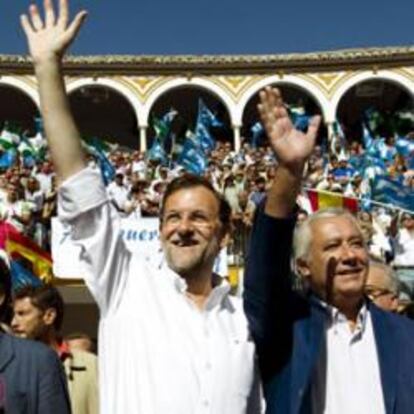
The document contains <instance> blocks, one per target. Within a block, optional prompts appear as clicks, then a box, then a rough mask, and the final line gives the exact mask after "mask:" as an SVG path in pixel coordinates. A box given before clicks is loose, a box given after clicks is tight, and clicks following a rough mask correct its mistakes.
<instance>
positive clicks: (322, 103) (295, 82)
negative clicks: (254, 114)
mask: <svg viewBox="0 0 414 414" xmlns="http://www.w3.org/2000/svg"><path fill="white" fill-rule="evenodd" d="M277 84H287V85H289V84H290V85H292V86H294V87H297V88H299V89H302V90H303V91H304V92H306V93H307V94H309V95H310V96H311V97H312V98H313V99H314V100H315V102H316V103H317V104H318V106H319V107H320V109H321V113H322V115H323V117H324V119H325V120H328V119H329V117H328V116H329V105H330V104H329V101H328V100H327V98H326V96H325V95H324V94H323V93H322V91H321V90H320V89H318V87H317V86H315V85H314V84H313V83H311V82H309V81H307V80H306V79H303V78H302V77H299V76H296V75H285V76H283V78H281V77H280V76H277V75H274V76H269V77H266V78H264V79H261V80H260V81H258V82H255V83H254V84H253V85H252V86H250V88H248V89H247V90H246V91H245V92H244V94H243V96H242V97H241V98H240V100H239V102H238V104H237V107H236V110H235V112H236V113H235V122H236V125H241V124H242V121H243V114H244V110H245V107H246V105H247V103H248V102H249V101H250V99H251V98H252V97H253V96H254V95H256V94H257V93H258V92H259V91H260V90H261V89H263V88H265V87H266V86H269V85H277Z"/></svg>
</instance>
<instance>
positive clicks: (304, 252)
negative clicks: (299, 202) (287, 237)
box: [293, 207, 362, 262]
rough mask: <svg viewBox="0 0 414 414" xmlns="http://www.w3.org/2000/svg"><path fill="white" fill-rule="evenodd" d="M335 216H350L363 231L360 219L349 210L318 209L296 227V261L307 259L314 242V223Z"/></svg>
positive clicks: (294, 245)
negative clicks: (312, 227)
mask: <svg viewBox="0 0 414 414" xmlns="http://www.w3.org/2000/svg"><path fill="white" fill-rule="evenodd" d="M333 217H347V218H349V219H350V220H351V221H352V222H353V223H354V224H355V225H356V227H357V228H358V230H359V231H360V232H361V227H360V225H359V223H358V220H357V219H356V218H355V217H354V216H353V215H352V214H351V213H350V212H349V211H348V210H346V209H343V208H337V207H329V208H323V209H321V210H318V211H316V212H315V213H313V214H311V215H310V216H309V217H307V218H306V219H305V220H304V221H303V222H302V223H301V224H299V225H298V226H297V227H296V229H295V233H294V235H293V254H294V259H295V262H296V260H297V259H306V258H307V256H308V254H309V247H310V245H311V243H312V229H311V226H312V224H313V223H314V222H315V221H317V220H320V219H325V218H333ZM361 234H362V232H361Z"/></svg>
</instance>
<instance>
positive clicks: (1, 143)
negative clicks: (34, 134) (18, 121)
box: [0, 125, 20, 151]
mask: <svg viewBox="0 0 414 414" xmlns="http://www.w3.org/2000/svg"><path fill="white" fill-rule="evenodd" d="M19 143H20V136H19V135H18V134H16V133H14V132H12V131H11V130H10V129H9V128H8V126H7V125H6V126H5V127H4V128H3V130H2V131H1V133H0V147H2V148H3V149H4V150H6V151H7V150H10V149H16V148H17V146H18V145H19Z"/></svg>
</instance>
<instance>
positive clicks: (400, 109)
mask: <svg viewBox="0 0 414 414" xmlns="http://www.w3.org/2000/svg"><path fill="white" fill-rule="evenodd" d="M366 111H368V113H369V111H371V112H373V113H375V116H376V117H377V121H376V123H375V125H376V128H375V129H376V130H375V131H374V132H375V134H377V135H379V136H383V137H385V136H389V135H393V134H394V133H395V132H397V133H398V134H399V135H405V134H407V133H408V132H410V131H412V130H414V122H413V114H414V97H413V95H412V93H411V92H409V91H408V90H407V89H406V88H405V87H403V86H402V85H399V84H398V83H397V82H393V81H391V80H387V79H369V80H365V81H362V82H359V83H357V84H356V85H354V86H353V87H351V88H350V89H349V90H348V91H347V92H345V94H344V95H343V96H342V98H341V99H340V100H339V103H338V109H337V113H336V117H337V119H338V120H339V122H340V123H341V124H342V125H343V129H344V133H345V136H346V138H347V140H348V141H353V140H355V141H361V139H362V122H363V119H364V114H365V113H367V112H366Z"/></svg>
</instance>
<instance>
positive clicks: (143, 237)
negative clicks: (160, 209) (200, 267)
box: [52, 217, 228, 279]
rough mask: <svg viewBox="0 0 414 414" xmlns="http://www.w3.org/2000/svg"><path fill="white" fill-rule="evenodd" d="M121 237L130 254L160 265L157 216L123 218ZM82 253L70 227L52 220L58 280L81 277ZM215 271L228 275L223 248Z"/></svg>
mask: <svg viewBox="0 0 414 414" xmlns="http://www.w3.org/2000/svg"><path fill="white" fill-rule="evenodd" d="M121 237H122V238H123V239H124V242H125V245H126V247H127V248H128V250H129V251H130V252H132V253H134V252H136V253H139V254H145V259H146V260H148V261H150V262H152V263H153V264H154V265H156V266H157V265H159V264H160V263H161V261H162V251H161V244H160V232H159V220H158V218H157V217H154V218H152V217H151V218H141V219H139V220H136V219H130V218H125V219H122V230H121ZM80 251H81V250H80V247H79V246H77V245H76V244H75V243H73V241H72V239H71V236H70V226H64V225H63V223H62V222H61V221H60V220H59V219H58V218H57V217H54V218H52V256H53V273H54V274H55V276H56V277H59V278H63V279H81V278H82V271H81V268H80V266H79V256H80ZM214 271H215V272H216V273H217V274H219V275H221V276H227V275H228V266H227V249H222V250H221V252H220V254H219V255H218V257H217V259H216V263H215V265H214Z"/></svg>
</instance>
